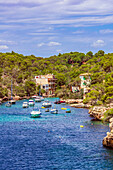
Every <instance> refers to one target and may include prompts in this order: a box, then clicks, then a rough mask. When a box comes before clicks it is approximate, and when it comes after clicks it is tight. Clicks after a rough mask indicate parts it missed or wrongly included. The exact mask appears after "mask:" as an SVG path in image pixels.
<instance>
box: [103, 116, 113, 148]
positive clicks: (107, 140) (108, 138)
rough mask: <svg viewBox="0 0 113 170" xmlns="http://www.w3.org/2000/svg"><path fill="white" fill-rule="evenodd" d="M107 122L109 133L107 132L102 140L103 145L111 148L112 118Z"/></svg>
mask: <svg viewBox="0 0 113 170" xmlns="http://www.w3.org/2000/svg"><path fill="white" fill-rule="evenodd" d="M109 121H110V124H109V127H110V132H107V136H106V137H105V138H104V139H103V145H104V146H106V147H110V148H113V118H111V119H110V120H109Z"/></svg>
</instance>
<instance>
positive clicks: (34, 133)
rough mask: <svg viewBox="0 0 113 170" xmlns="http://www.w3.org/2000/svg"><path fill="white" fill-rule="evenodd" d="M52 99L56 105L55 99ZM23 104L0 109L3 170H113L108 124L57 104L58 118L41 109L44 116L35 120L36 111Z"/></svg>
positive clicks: (0, 151)
mask: <svg viewBox="0 0 113 170" xmlns="http://www.w3.org/2000/svg"><path fill="white" fill-rule="evenodd" d="M49 100H50V101H51V102H52V105H53V106H54V101H55V98H51V99H49ZM23 101H26V100H23ZM23 101H17V103H16V105H12V107H11V108H7V107H5V103H4V104H3V105H2V106H0V146H1V147H0V170H35V169H36V170H37V169H42V170H48V169H50V170H53V169H55V170H56V169H58V170H60V169H62V170H63V169H64V170H65V169H66V170H71V169H72V170H73V169H78V170H79V169H95V170H96V169H99V170H100V169H106V170H109V169H113V150H111V149H107V148H105V147H103V145H102V140H103V138H104V137H105V136H106V132H107V131H109V127H108V125H107V124H102V123H101V122H99V121H91V119H92V118H91V117H90V116H89V114H88V110H87V109H77V108H71V107H70V106H68V105H55V106H56V108H57V109H58V111H59V113H58V114H57V115H54V114H51V113H49V112H45V109H41V111H42V117H41V118H35V119H33V118H30V112H31V111H32V109H33V108H32V107H29V108H26V109H25V108H24V109H23V108H22V103H23ZM41 105H42V102H41V103H36V106H37V107H39V108H41ZM62 107H66V108H70V109H71V113H65V110H62V109H61V108H62ZM81 125H82V126H83V128H82V127H80V126H81Z"/></svg>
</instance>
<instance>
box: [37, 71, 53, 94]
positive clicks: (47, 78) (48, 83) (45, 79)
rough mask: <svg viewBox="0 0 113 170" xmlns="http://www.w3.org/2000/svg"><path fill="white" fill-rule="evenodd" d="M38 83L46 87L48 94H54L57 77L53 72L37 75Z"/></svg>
mask: <svg viewBox="0 0 113 170" xmlns="http://www.w3.org/2000/svg"><path fill="white" fill-rule="evenodd" d="M35 79H36V85H40V88H41V89H44V90H45V92H46V95H53V94H54V92H55V84H56V83H55V82H56V78H55V76H54V75H53V74H47V75H39V76H35Z"/></svg>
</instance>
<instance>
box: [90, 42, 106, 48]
mask: <svg viewBox="0 0 113 170" xmlns="http://www.w3.org/2000/svg"><path fill="white" fill-rule="evenodd" d="M104 45H105V42H104V41H103V40H97V41H95V42H94V43H93V44H92V45H91V46H92V47H103V46H104Z"/></svg>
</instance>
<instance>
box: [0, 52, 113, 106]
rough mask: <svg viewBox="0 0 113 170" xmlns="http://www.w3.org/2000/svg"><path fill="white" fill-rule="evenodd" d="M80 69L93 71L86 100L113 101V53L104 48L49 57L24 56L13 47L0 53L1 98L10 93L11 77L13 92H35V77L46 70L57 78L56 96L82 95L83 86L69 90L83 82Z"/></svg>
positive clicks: (92, 101) (15, 93) (27, 94)
mask: <svg viewBox="0 0 113 170" xmlns="http://www.w3.org/2000/svg"><path fill="white" fill-rule="evenodd" d="M81 73H90V74H91V85H90V88H91V91H90V92H89V93H87V95H86V99H85V100H84V103H91V104H92V105H101V104H106V103H110V102H112V101H113V53H108V54H105V53H104V51H102V50H100V51H98V52H97V53H96V54H93V53H92V52H91V51H89V52H88V53H87V54H84V53H79V52H70V53H65V54H61V53H59V55H58V56H51V57H49V58H42V57H35V56H34V55H30V56H24V55H22V54H18V53H15V52H13V51H12V53H0V98H2V97H4V96H10V88H11V79H12V80H13V95H19V96H31V95H33V94H35V93H36V84H35V79H34V77H35V76H37V75H45V74H54V75H55V77H56V78H57V83H56V92H55V94H56V95H57V96H59V97H65V98H82V94H83V91H82V90H81V92H79V93H78V92H76V93H72V92H71V91H70V89H71V86H80V78H79V75H80V74H81ZM63 86H65V88H62V87H63ZM38 91H39V89H38ZM42 93H44V91H43V92H42Z"/></svg>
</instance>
